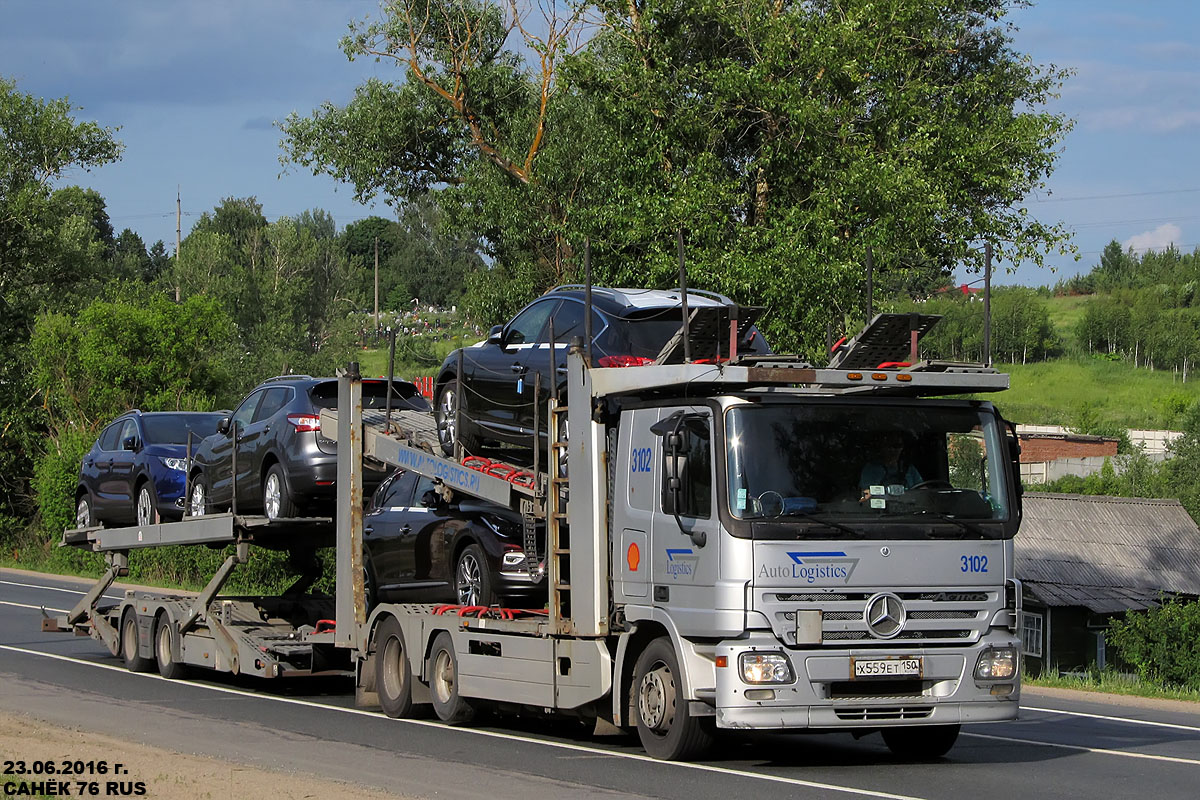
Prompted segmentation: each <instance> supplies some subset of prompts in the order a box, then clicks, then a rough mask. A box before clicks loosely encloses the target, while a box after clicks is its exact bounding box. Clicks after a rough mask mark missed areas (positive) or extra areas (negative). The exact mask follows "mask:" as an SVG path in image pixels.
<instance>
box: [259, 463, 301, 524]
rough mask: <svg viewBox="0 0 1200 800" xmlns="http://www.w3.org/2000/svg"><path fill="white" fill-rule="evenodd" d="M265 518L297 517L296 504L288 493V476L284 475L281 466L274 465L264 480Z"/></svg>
mask: <svg viewBox="0 0 1200 800" xmlns="http://www.w3.org/2000/svg"><path fill="white" fill-rule="evenodd" d="M262 500H263V516H265V517H266V518H267V519H287V518H289V517H297V516H299V514H298V513H297V511H296V503H295V502H294V501H293V500H292V495H291V493H289V492H288V486H287V476H286V475H284V473H283V466H282V465H281V464H272V465H271V468H270V469H268V470H267V476H266V477H265V478H263V485H262Z"/></svg>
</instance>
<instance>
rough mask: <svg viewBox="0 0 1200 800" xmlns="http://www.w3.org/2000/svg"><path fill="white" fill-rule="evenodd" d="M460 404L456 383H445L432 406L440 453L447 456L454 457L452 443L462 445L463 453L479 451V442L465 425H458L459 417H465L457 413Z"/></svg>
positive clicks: (460, 398) (460, 399)
mask: <svg viewBox="0 0 1200 800" xmlns="http://www.w3.org/2000/svg"><path fill="white" fill-rule="evenodd" d="M461 403H462V395H461V393H460V391H459V386H458V381H447V382H446V385H445V386H443V387H442V388H441V389H440V390H439V391H438V396H437V403H436V404H435V405H434V420H435V421H436V422H437V435H438V444H440V445H441V446H442V452H443V453H445V454H446V455H448V456H452V455H454V443H455V442H458V443H459V444H461V445H462V449H463V451H464V452H465V453H474V452H476V451H478V450H479V440H478V439H477V438H476V437H475V436H474V435H473V434H470V433H468V432H467V430H466V425H460V424H459V421H460V420H459V417H460V416H466V413H465V412H463V413H462V414H461V415H460V413H459V407H460V404H461Z"/></svg>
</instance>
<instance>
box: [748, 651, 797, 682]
mask: <svg viewBox="0 0 1200 800" xmlns="http://www.w3.org/2000/svg"><path fill="white" fill-rule="evenodd" d="M738 662H739V663H740V664H741V667H742V680H743V681H745V682H746V683H791V682H792V665H791V663H790V662H789V661H788V660H787V656H785V655H784V654H783V653H742V654H741V656H739V657H738Z"/></svg>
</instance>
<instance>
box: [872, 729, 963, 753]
mask: <svg viewBox="0 0 1200 800" xmlns="http://www.w3.org/2000/svg"><path fill="white" fill-rule="evenodd" d="M958 728H959V726H958V725H927V726H926V725H921V726H906V727H902V728H884V729H883V731H882V733H883V743H884V744H886V745H887V746H888V749H889V750H891V751H892V753H893V754H894V755H897V756H899V757H900V758H903V759H907V760H910V761H929V760H931V759H934V758H941V757H942V756H944V755H946V753H948V752H950V748H951V747H954V743H955V742H956V741H958Z"/></svg>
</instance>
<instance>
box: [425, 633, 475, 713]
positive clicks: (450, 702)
mask: <svg viewBox="0 0 1200 800" xmlns="http://www.w3.org/2000/svg"><path fill="white" fill-rule="evenodd" d="M459 688H460V687H459V678H458V656H457V655H455V653H454V643H453V642H452V641H451V640H450V634H448V633H446V632H445V631H443V632H442V633H439V634H438V636H437V638H436V639H434V640H433V649H432V651H431V652H430V655H429V693H430V694H431V695H432V696H433V710H434V712H435V713H436V714H437V715H438V719H440V720H441V721H442V722H445V723H446V724H448V725H462V724H464V723H466V722H470V721H471V720H472V719H474V718H475V706H474V705H472V704H471V702H470V701H469V700H467V699H466V698H465V697H463V696H462V695H460V694H459Z"/></svg>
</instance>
